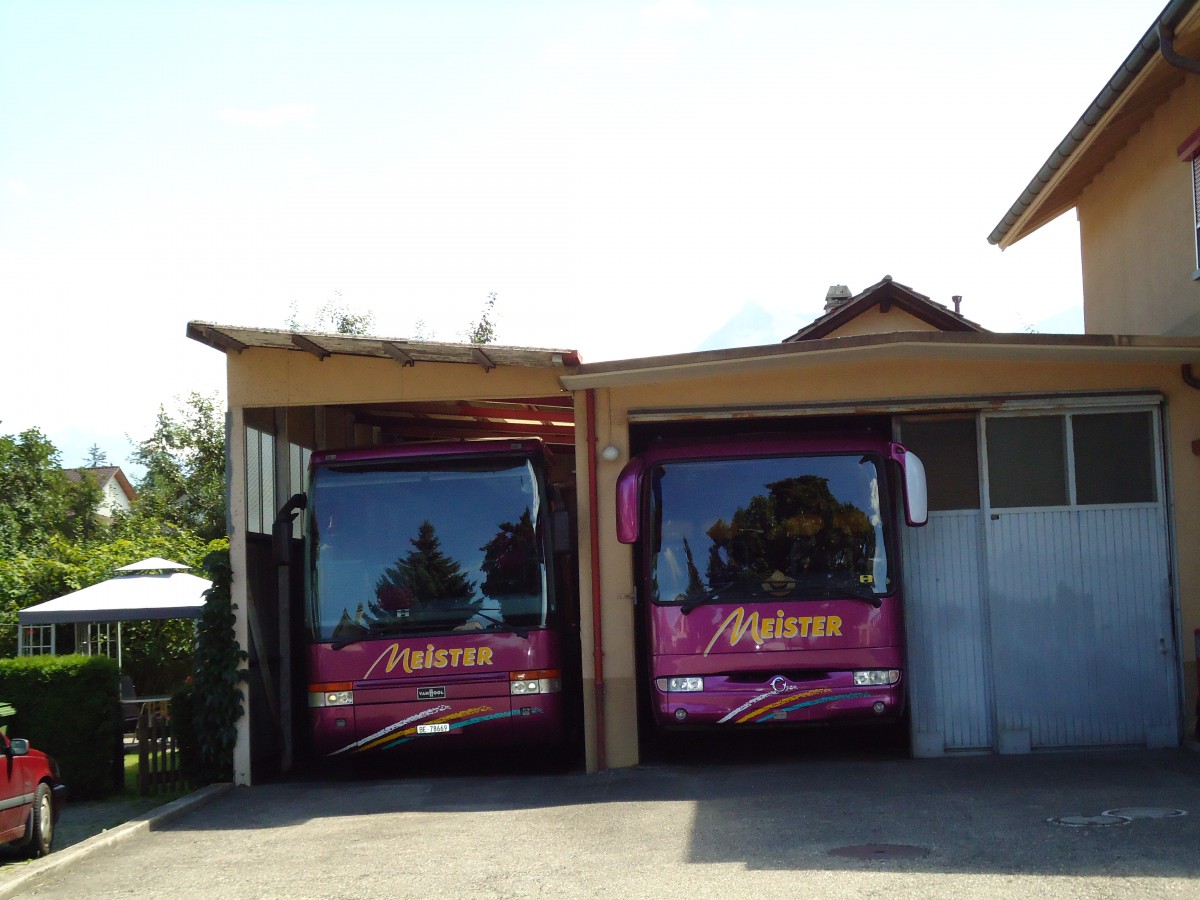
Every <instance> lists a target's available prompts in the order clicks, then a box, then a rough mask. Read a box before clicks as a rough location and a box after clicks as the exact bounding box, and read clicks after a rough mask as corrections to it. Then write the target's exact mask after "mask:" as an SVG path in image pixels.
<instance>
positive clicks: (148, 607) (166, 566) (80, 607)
mask: <svg viewBox="0 0 1200 900" xmlns="http://www.w3.org/2000/svg"><path fill="white" fill-rule="evenodd" d="M187 568H189V567H188V566H185V565H183V564H182V563H177V562H171V561H170V560H167V559H162V558H160V557H152V558H150V559H144V560H142V561H141V562H136V563H133V564H131V565H128V566H122V567H121V568H120V569H118V570H117V573H118V574H116V575H114V576H113V577H112V578H110V579H108V580H107V581H102V582H100V583H99V584H93V585H92V586H91V587H86V588H83V589H81V590H78V591H73V592H72V593H70V594H66V595H64V596H62V597H58V598H56V599H54V600H48V601H46V602H45V603H39V604H38V605H37V606H31V607H29V608H28V609H23V610H21V611H20V612H19V613H18V614H17V619H18V621H19V622H20V624H22V625H58V624H62V623H66V622H132V621H142V620H146V619H194V618H197V617H198V616H199V615H200V612H201V610H203V609H204V592H205V591H207V590H208V589H209V588H210V587H212V582H210V581H207V580H205V579H203V578H200V577H198V576H196V575H192V574H190V573H189V572H186V571H183V570H185V569H187Z"/></svg>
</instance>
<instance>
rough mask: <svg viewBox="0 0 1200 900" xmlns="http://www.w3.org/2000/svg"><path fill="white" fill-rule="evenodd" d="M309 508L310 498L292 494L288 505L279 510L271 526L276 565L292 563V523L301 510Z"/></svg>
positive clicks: (272, 547)
mask: <svg viewBox="0 0 1200 900" xmlns="http://www.w3.org/2000/svg"><path fill="white" fill-rule="evenodd" d="M307 506H308V497H307V496H305V495H304V494H292V496H291V498H290V499H289V500H288V502H287V503H285V504H283V506H282V507H280V509H279V514H278V515H277V516H275V523H274V524H273V525H272V526H271V549H272V551H273V554H274V556H275V565H277V566H286V565H290V564H291V561H292V522H293V521H295V519H296V516H297V515H299V513H300V510H302V509H304V508H306V507H307Z"/></svg>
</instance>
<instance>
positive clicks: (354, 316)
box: [287, 291, 375, 334]
mask: <svg viewBox="0 0 1200 900" xmlns="http://www.w3.org/2000/svg"><path fill="white" fill-rule="evenodd" d="M287 327H288V328H290V329H292V330H293V331H304V330H312V331H327V332H334V333H336V334H370V333H371V331H372V329H374V328H375V314H374V313H373V312H371V311H370V310H367V311H366V312H354V311H353V310H351V309H350V307H349V306H347V305H346V302H345V300H343V299H342V292H341V291H334V292H333V299H332V300H328V301H326V302H325V304H324V305H323V306H322V307H321V308H320V309H318V310H317V318H316V321H315V322H313V324H312V325H311V326H305V325H304V324H303V323H302V322H301V321H300V317H299V314H298V312H297V309H296V304H295V302H293V303H292V304H291V307H290V310H289V312H288V318H287Z"/></svg>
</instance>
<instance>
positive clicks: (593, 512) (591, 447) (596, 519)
mask: <svg viewBox="0 0 1200 900" xmlns="http://www.w3.org/2000/svg"><path fill="white" fill-rule="evenodd" d="M583 398H584V399H583V402H584V408H585V411H586V419H587V461H588V462H587V467H588V540H589V542H590V543H589V547H590V550H591V559H592V668H593V672H594V674H595V688H594V691H595V705H596V768H597V769H604V768H607V765H606V760H605V752H604V743H605V733H604V635H603V631H602V629H601V615H600V510H599V508H598V498H599V494H600V492H599V490H598V487H597V484H596V390H595V388H588V389H587V390H586V391H584V395H583Z"/></svg>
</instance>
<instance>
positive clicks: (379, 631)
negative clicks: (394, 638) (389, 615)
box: [329, 622, 401, 650]
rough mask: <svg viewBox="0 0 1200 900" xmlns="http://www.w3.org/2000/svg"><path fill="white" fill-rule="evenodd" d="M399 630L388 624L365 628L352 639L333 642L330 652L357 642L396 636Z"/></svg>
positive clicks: (392, 623) (392, 624)
mask: <svg viewBox="0 0 1200 900" xmlns="http://www.w3.org/2000/svg"><path fill="white" fill-rule="evenodd" d="M400 630H401V629H400V628H399V627H398V623H396V622H389V623H387V624H385V625H372V626H370V627H369V628H367V629H366V630H365V631H364V632H363V633H362V634H356V635H354V636H353V637H347V638H342V639H341V640H340V641H334V642H333V643H332V644H330V645H329V649H330V650H341V649H342V648H343V647H349V646H350V645H351V644H357V643H358V642H359V641H369V640H371V639H372V638H377V637H384V636H385V635H388V634H396V633H398V632H399V631H400Z"/></svg>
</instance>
